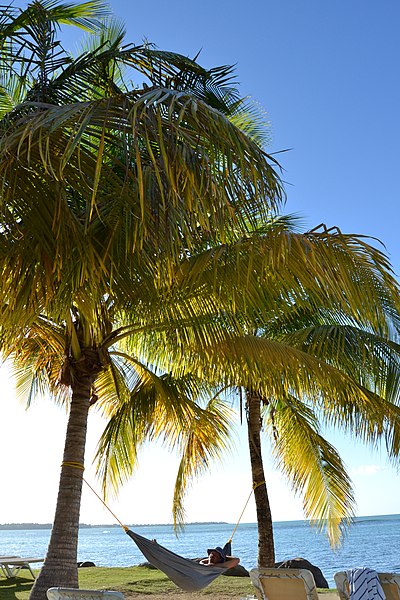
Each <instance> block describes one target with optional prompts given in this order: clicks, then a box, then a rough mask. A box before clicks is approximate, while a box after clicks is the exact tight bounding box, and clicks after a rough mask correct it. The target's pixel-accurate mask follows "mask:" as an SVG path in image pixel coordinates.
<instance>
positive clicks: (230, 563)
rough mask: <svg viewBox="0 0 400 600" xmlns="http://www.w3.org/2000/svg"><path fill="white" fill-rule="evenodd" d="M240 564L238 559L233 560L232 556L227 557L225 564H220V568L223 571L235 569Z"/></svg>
mask: <svg viewBox="0 0 400 600" xmlns="http://www.w3.org/2000/svg"><path fill="white" fill-rule="evenodd" d="M239 563H240V558H235V557H234V556H227V557H226V560H225V562H223V563H222V564H221V567H224V569H233V567H237V565H238V564H239Z"/></svg>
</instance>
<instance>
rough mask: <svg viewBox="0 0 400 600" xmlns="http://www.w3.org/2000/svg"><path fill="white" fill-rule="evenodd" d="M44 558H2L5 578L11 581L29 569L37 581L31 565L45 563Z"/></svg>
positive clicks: (0, 558)
mask: <svg viewBox="0 0 400 600" xmlns="http://www.w3.org/2000/svg"><path fill="white" fill-rule="evenodd" d="M43 561H44V558H35V557H28V558H25V557H24V556H0V569H1V571H2V573H3V575H4V576H5V577H7V578H8V579H11V578H12V577H16V576H17V575H18V573H19V572H20V571H21V570H22V569H27V570H28V571H29V572H30V574H31V575H32V577H33V579H35V575H34V574H33V571H32V569H31V563H38V562H43Z"/></svg>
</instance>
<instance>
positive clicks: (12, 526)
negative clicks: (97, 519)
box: [0, 521, 227, 530]
mask: <svg viewBox="0 0 400 600" xmlns="http://www.w3.org/2000/svg"><path fill="white" fill-rule="evenodd" d="M157 525H160V526H162V527H169V526H171V523H157ZM186 525H227V523H226V522H225V521H206V522H203V521H201V522H199V521H197V522H194V523H186ZM150 526H151V527H154V523H147V524H146V523H136V524H135V523H133V524H131V525H130V527H150ZM52 527H53V524H52V523H0V530H1V529H3V530H5V529H51V528H52ZM96 527H102V528H103V529H111V528H112V527H120V525H118V524H117V523H112V524H111V525H110V524H106V525H101V524H100V525H88V524H87V523H79V528H80V529H92V528H96Z"/></svg>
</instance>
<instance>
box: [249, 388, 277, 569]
mask: <svg viewBox="0 0 400 600" xmlns="http://www.w3.org/2000/svg"><path fill="white" fill-rule="evenodd" d="M246 400H247V434H248V440H249V450H250V462H251V472H252V477H253V484H254V485H255V486H256V487H255V489H254V498H255V502H256V512H257V527H258V566H259V567H273V566H274V565H275V550H274V532H273V529H272V516H271V508H270V505H269V499H268V492H267V485H266V483H265V475H264V466H263V461H262V455H261V437H260V433H261V425H262V422H261V412H260V405H261V399H260V397H259V396H258V395H256V394H252V393H251V392H250V391H248V392H247V395H246Z"/></svg>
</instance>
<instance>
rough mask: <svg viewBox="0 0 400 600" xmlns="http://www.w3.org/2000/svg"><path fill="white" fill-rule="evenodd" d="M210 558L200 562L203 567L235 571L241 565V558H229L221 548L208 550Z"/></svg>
mask: <svg viewBox="0 0 400 600" xmlns="http://www.w3.org/2000/svg"><path fill="white" fill-rule="evenodd" d="M207 554H208V557H207V558H203V560H201V561H200V564H201V565H206V566H208V567H221V568H222V569H233V567H236V566H237V565H238V564H239V563H240V559H239V558H235V557H234V556H227V555H226V554H225V552H224V550H223V549H222V548H221V547H220V546H216V547H215V548H209V549H208V550H207Z"/></svg>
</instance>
